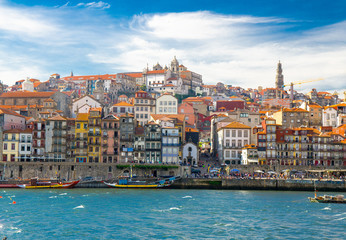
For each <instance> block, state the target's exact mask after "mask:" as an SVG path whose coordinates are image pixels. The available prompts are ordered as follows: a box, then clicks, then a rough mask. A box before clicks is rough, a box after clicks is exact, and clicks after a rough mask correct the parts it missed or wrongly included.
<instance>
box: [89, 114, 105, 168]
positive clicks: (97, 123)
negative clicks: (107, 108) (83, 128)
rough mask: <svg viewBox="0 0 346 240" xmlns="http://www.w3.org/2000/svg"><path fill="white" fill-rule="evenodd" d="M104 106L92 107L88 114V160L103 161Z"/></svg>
mask: <svg viewBox="0 0 346 240" xmlns="http://www.w3.org/2000/svg"><path fill="white" fill-rule="evenodd" d="M101 117H102V108H90V110H89V116H88V162H101Z"/></svg>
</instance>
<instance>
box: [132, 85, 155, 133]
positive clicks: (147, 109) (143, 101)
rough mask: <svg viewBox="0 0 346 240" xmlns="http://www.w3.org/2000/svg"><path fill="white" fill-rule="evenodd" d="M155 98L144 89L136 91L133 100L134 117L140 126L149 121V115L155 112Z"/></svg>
mask: <svg viewBox="0 0 346 240" xmlns="http://www.w3.org/2000/svg"><path fill="white" fill-rule="evenodd" d="M155 102H156V99H155V98H153V97H151V95H150V94H148V93H147V92H145V91H138V92H136V96H135V100H134V109H135V118H136V120H137V121H138V123H139V124H140V125H141V126H144V125H145V124H147V123H148V122H149V119H150V115H151V114H155V111H156V103H155Z"/></svg>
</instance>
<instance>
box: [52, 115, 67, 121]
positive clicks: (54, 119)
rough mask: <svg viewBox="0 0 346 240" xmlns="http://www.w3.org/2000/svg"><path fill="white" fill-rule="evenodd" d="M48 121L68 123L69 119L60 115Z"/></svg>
mask: <svg viewBox="0 0 346 240" xmlns="http://www.w3.org/2000/svg"><path fill="white" fill-rule="evenodd" d="M48 120H50V121H66V120H67V119H66V118H64V117H62V116H60V115H57V116H54V117H51V118H48Z"/></svg>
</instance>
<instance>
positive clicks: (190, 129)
mask: <svg viewBox="0 0 346 240" xmlns="http://www.w3.org/2000/svg"><path fill="white" fill-rule="evenodd" d="M185 132H199V131H198V129H195V128H189V127H186V128H185Z"/></svg>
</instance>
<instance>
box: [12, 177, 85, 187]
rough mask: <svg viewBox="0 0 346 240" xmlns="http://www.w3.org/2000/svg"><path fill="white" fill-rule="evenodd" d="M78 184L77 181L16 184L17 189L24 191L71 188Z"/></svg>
mask: <svg viewBox="0 0 346 240" xmlns="http://www.w3.org/2000/svg"><path fill="white" fill-rule="evenodd" d="M32 180H33V179H32ZM78 183H79V180H78V181H72V182H67V183H51V182H37V181H31V184H30V185H28V184H18V187H20V188H25V189H45V188H73V187H74V186H75V185H77V184H78Z"/></svg>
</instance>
